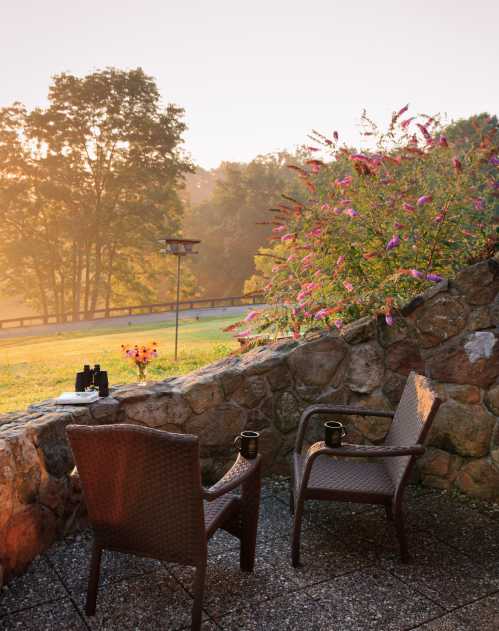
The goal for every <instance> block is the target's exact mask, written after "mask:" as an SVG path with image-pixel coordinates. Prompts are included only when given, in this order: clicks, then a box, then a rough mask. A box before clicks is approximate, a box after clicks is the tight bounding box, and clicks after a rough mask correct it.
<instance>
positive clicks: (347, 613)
mask: <svg viewBox="0 0 499 631" xmlns="http://www.w3.org/2000/svg"><path fill="white" fill-rule="evenodd" d="M307 593H308V594H309V595H310V596H312V598H314V599H315V600H317V601H318V602H319V603H320V605H321V607H323V608H324V609H326V610H327V611H328V612H329V613H330V616H331V620H334V622H335V624H334V626H335V628H336V629H342V630H344V631H347V630H348V631H354V630H355V631H357V630H359V631H360V630H361V629H369V630H374V629H379V630H380V631H397V630H398V629H410V628H412V627H414V626H415V625H417V624H420V623H421V622H424V621H425V620H428V619H430V618H433V617H434V616H436V615H438V614H441V613H443V612H444V610H443V609H442V608H441V607H439V606H438V605H436V604H435V603H433V602H432V601H431V600H429V599H428V598H425V597H424V596H423V595H421V594H420V593H418V592H417V591H415V590H414V589H412V587H411V586H408V585H405V584H404V583H402V582H401V581H399V580H398V579H396V578H395V577H393V576H392V575H391V574H389V573H388V572H386V571H383V570H381V569H379V568H371V569H366V570H362V571H359V572H354V573H353V574H349V575H347V576H341V577H339V578H336V579H335V580H333V581H328V582H326V583H321V584H320V585H317V586H316V587H313V588H309V589H307Z"/></svg>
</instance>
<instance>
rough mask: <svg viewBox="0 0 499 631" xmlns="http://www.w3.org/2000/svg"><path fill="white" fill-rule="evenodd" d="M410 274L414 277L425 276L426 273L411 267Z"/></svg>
mask: <svg viewBox="0 0 499 631" xmlns="http://www.w3.org/2000/svg"><path fill="white" fill-rule="evenodd" d="M409 274H410V275H411V276H412V277H413V278H423V277H424V274H423V272H420V271H419V270H417V269H411V270H409Z"/></svg>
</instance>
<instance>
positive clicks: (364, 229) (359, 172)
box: [233, 106, 499, 337]
mask: <svg viewBox="0 0 499 631" xmlns="http://www.w3.org/2000/svg"><path fill="white" fill-rule="evenodd" d="M407 109H408V106H405V107H403V108H402V109H401V110H400V111H398V112H395V113H394V114H393V116H392V119H391V122H390V125H389V127H388V129H387V130H386V131H384V132H382V131H380V130H379V129H378V127H377V126H376V125H375V124H374V123H373V122H372V121H371V120H370V119H368V118H367V116H366V115H365V114H364V115H363V118H362V125H363V134H364V135H365V136H367V137H368V138H369V139H370V140H372V141H373V142H372V143H371V144H372V147H373V149H370V150H369V151H364V152H357V151H352V150H351V149H349V148H348V147H347V146H345V145H340V143H339V139H338V134H337V133H336V132H335V133H334V134H333V137H332V138H327V137H325V136H323V135H321V134H319V133H317V132H314V133H313V136H312V138H313V140H314V146H311V147H309V148H308V152H309V153H308V156H307V159H306V160H305V162H304V164H303V165H299V166H298V165H289V167H290V168H291V169H292V170H293V171H295V172H296V174H297V176H298V177H299V178H300V179H301V181H302V183H303V186H304V190H306V191H307V194H305V195H303V199H295V198H291V197H288V196H285V195H283V202H282V203H280V204H278V205H277V207H276V208H272V209H270V210H271V211H272V212H273V224H274V226H273V234H272V240H273V241H274V242H275V243H276V244H278V246H279V247H278V248H276V249H275V252H276V253H277V252H278V253H279V256H274V257H273V258H274V259H277V260H275V261H274V262H273V266H272V267H271V272H270V274H267V277H266V279H265V281H266V284H265V292H266V300H267V302H268V303H269V304H270V305H271V306H270V307H269V308H268V309H265V310H263V311H261V312H257V313H255V312H252V313H251V314H250V315H249V316H248V317H247V318H246V322H244V323H243V322H241V323H238V324H237V325H236V327H235V328H241V327H242V326H243V325H244V327H245V328H246V329H248V327H250V328H252V329H255V330H257V331H263V330H272V331H273V332H274V333H275V334H278V333H279V332H283V331H286V332H292V333H293V335H294V336H295V337H298V336H299V335H300V334H302V333H303V332H305V331H307V330H309V329H311V328H314V327H318V326H320V327H324V326H325V327H338V328H340V327H341V326H342V325H343V324H344V323H345V322H348V321H350V320H353V319H356V318H358V317H361V316H363V315H366V314H382V315H384V317H385V319H386V322H387V323H388V324H389V325H391V324H393V322H394V319H395V318H396V317H397V311H398V308H399V307H400V306H401V305H402V304H403V303H404V302H405V301H406V300H407V299H408V298H410V297H411V296H413V295H414V294H416V293H419V292H420V291H421V290H424V289H425V288H426V287H427V286H429V285H431V284H432V283H436V282H439V281H440V280H442V279H443V278H446V277H447V276H448V275H450V274H451V273H452V272H453V271H455V270H456V269H458V268H459V267H461V266H463V265H465V264H467V263H470V262H473V261H476V260H479V259H480V258H484V257H487V256H490V255H491V254H492V253H493V252H494V248H495V243H496V236H495V235H496V228H495V223H496V222H497V218H496V215H495V211H496V209H497V206H498V198H499V180H498V179H497V176H496V173H497V167H498V165H499V157H498V148H497V146H496V144H495V139H496V138H497V131H498V130H497V127H496V124H495V123H494V125H493V126H492V129H490V125H489V128H488V129H481V130H477V132H479V133H480V134H481V141H480V143H479V144H477V145H476V146H469V147H467V148H466V149H463V148H462V147H461V148H460V152H459V153H458V152H457V150H456V149H455V148H453V146H452V144H451V143H450V141H448V140H447V138H446V137H445V135H444V132H443V128H442V127H441V124H440V122H439V118H438V117H429V116H425V115H418V116H410V117H409V116H407V114H406V112H407ZM489 122H490V121H489ZM282 246H285V253H284V254H282V252H283V250H282ZM233 328H234V327H233ZM249 332H250V331H249V330H246V331H244V334H249ZM239 335H241V333H239Z"/></svg>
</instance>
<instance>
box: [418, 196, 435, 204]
mask: <svg viewBox="0 0 499 631" xmlns="http://www.w3.org/2000/svg"><path fill="white" fill-rule="evenodd" d="M432 199H433V198H432V196H431V195H421V197H420V198H419V199H418V206H424V205H425V204H428V203H429V202H431V200H432Z"/></svg>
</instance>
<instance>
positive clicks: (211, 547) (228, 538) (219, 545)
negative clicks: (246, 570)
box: [208, 529, 240, 557]
mask: <svg viewBox="0 0 499 631" xmlns="http://www.w3.org/2000/svg"><path fill="white" fill-rule="evenodd" d="M239 547H240V543H239V539H237V538H236V537H233V536H232V535H231V534H229V533H228V532H226V531H225V530H222V529H219V530H217V531H216V532H215V534H214V535H213V537H212V538H211V539H210V540H209V541H208V557H210V556H211V555H213V554H223V553H224V552H227V550H239Z"/></svg>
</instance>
